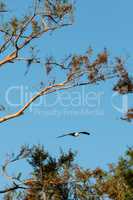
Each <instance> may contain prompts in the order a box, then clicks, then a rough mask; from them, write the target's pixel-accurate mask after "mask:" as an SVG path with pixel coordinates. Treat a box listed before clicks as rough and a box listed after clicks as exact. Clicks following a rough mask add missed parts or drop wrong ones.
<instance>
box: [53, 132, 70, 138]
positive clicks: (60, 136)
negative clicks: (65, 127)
mask: <svg viewBox="0 0 133 200" xmlns="http://www.w3.org/2000/svg"><path fill="white" fill-rule="evenodd" d="M69 135H70V136H73V135H74V133H67V134H63V135H59V136H58V137H56V138H62V137H65V136H69Z"/></svg>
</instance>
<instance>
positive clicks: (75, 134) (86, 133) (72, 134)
mask: <svg viewBox="0 0 133 200" xmlns="http://www.w3.org/2000/svg"><path fill="white" fill-rule="evenodd" d="M80 134H84V135H90V133H88V132H85V131H80V132H72V133H67V134H64V135H60V136H58V137H57V138H61V137H65V136H73V137H79V136H80Z"/></svg>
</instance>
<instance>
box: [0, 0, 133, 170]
mask: <svg viewBox="0 0 133 200" xmlns="http://www.w3.org/2000/svg"><path fill="white" fill-rule="evenodd" d="M7 2H9V4H11V3H12V1H11V0H8V1H7ZM13 2H14V5H13V9H15V10H17V11H18V12H22V14H23V13H24V10H22V9H21V6H22V5H21V3H20V2H21V1H18V0H13ZM26 2H28V1H26ZM26 2H25V3H23V6H25V7H26ZM29 2H30V1H29ZM132 8H133V1H132V0H127V1H121V0H117V1H116V0H112V1H107V0H100V1H97V0H84V1H77V3H76V16H75V23H74V25H73V26H72V27H67V28H64V29H62V30H58V31H56V32H55V33H53V34H52V35H47V36H44V37H43V38H42V39H41V40H40V41H38V42H37V44H38V46H39V48H40V49H41V50H40V53H41V56H43V57H46V56H48V55H51V54H52V55H53V56H55V57H57V58H62V57H63V56H64V55H66V54H69V53H84V52H85V51H86V49H87V48H88V47H89V46H90V45H91V46H92V47H93V48H94V49H95V51H96V53H97V52H99V51H101V50H102V49H103V48H104V47H107V48H108V49H109V52H110V54H111V55H112V56H119V55H125V56H126V55H130V60H129V62H131V61H132V58H133V55H132V52H133V46H132V38H133V26H132V19H133V12H132ZM128 69H129V70H131V71H132V65H130V66H128ZM24 72H25V66H24V65H22V64H21V65H20V64H19V63H18V64H16V65H14V66H13V65H7V66H5V68H3V69H1V71H0V80H1V92H0V100H1V101H3V102H4V95H3V94H5V92H6V91H7V89H8V88H9V87H10V86H12V85H14V86H18V85H23V86H26V85H27V84H28V85H29V88H28V90H30V88H32V87H36V86H37V85H38V81H39V80H40V79H43V77H44V74H43V73H44V71H43V69H42V68H41V67H40V66H35V65H34V66H33V69H32V70H31V71H30V73H29V74H28V75H27V76H26V77H24V75H23V74H24ZM114 81H115V80H113V81H109V82H107V83H105V84H100V85H98V86H95V87H88V86H87V87H84V88H78V89H76V92H77V93H76V94H75V95H77V94H79V92H80V95H81V97H83V98H84V95H85V96H86V95H87V94H88V93H90V92H95V93H96V94H98V95H100V94H101V92H102V95H101V98H100V107H99V108H98V109H97V110H96V111H97V112H93V114H87V115H86V114H85V113H84V114H82V113H81V112H85V111H86V112H89V111H90V109H92V108H90V106H94V105H92V103H94V99H93V100H92V102H91V105H87V104H85V105H83V102H82V103H81V105H80V106H77V107H74V106H72V105H70V106H67V107H63V106H61V104H60V102H58V103H57V104H56V105H55V106H52V107H47V106H41V107H39V109H38V110H39V111H41V114H37V113H36V114H35V110H34V111H33V112H26V113H25V115H24V116H22V117H20V118H18V119H14V120H11V121H9V122H7V123H3V124H1V125H0V134H1V142H0V147H1V151H0V152H1V153H0V158H1V161H0V162H2V161H3V159H4V157H5V155H6V153H9V152H17V151H18V149H19V147H20V146H21V145H22V144H30V145H32V144H37V143H41V144H44V146H45V148H46V149H47V150H48V151H49V152H50V153H52V155H57V154H58V152H59V149H60V147H61V148H62V149H63V150H65V151H67V150H68V149H69V148H72V149H73V150H74V151H75V150H76V151H78V155H77V158H76V160H77V162H78V163H79V164H80V165H82V166H83V167H86V168H93V167H97V166H101V167H106V166H107V163H109V162H115V161H116V160H117V158H118V157H119V156H120V155H122V154H123V153H124V151H125V150H126V148H127V146H131V145H132V144H133V142H132V141H133V134H132V133H133V131H132V125H131V124H129V123H126V122H123V121H121V120H119V117H120V116H121V113H119V112H118V111H116V110H115V109H114V108H113V107H112V105H111V97H112V95H113V93H112V92H111V89H112V87H113V83H114ZM69 92H71V94H70V95H72V96H71V98H73V97H74V96H73V95H74V93H73V92H74V91H73V90H71V91H67V92H66V93H65V94H66V95H69ZM83 92H84V95H83ZM47 98H48V100H49V101H50V102H53V99H54V100H56V95H50V96H49V97H47ZM130 98H132V97H130ZM15 99H16V97H14V100H15ZM66 101H67V100H66ZM121 101H122V97H120V96H116V97H114V98H113V102H114V104H115V105H117V106H121ZM67 103H68V102H67ZM69 103H70V102H69ZM93 109H94V108H93ZM10 111H12V109H11V110H10V109H9V110H8V112H10ZM51 111H54V112H56V113H58V114H60V115H59V116H58V115H57V114H56V115H53V116H48V113H50V112H51ZM65 111H67V113H68V115H67V116H66V115H65V114H64V112H65ZM71 111H73V113H74V112H75V111H77V112H78V115H74V114H72V115H70V112H71ZM3 114H4V113H3ZM76 130H77V131H78V130H85V131H90V132H91V133H92V134H91V136H90V137H87V136H82V137H80V138H78V139H73V138H71V137H68V138H67V137H66V138H63V139H56V136H58V135H60V134H64V133H66V132H69V131H76Z"/></svg>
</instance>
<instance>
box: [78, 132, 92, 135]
mask: <svg viewBox="0 0 133 200" xmlns="http://www.w3.org/2000/svg"><path fill="white" fill-rule="evenodd" d="M80 133H81V134H85V135H90V133H88V132H85V131H81V132H80Z"/></svg>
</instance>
